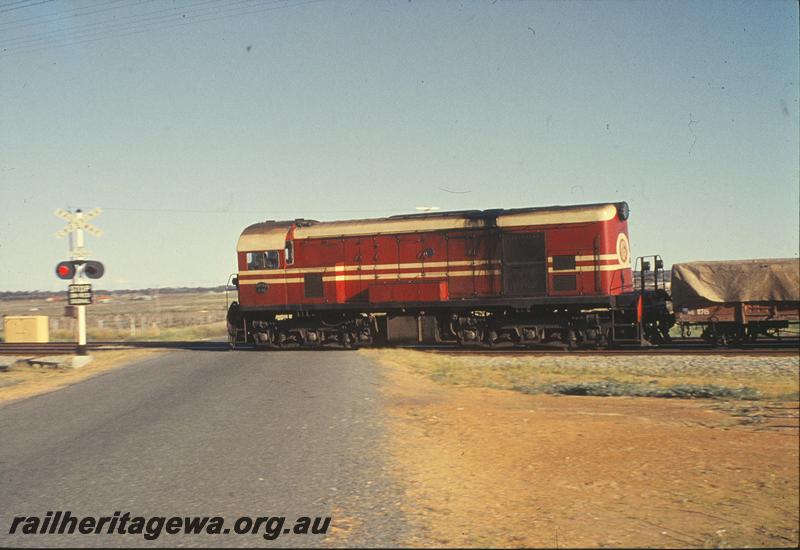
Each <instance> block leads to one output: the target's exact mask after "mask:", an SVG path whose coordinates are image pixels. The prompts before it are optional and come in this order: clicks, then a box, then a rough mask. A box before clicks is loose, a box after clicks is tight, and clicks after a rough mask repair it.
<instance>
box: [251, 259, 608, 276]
mask: <svg viewBox="0 0 800 550" xmlns="http://www.w3.org/2000/svg"><path fill="white" fill-rule="evenodd" d="M614 257H615V258H616V256H614ZM473 263H474V265H475V266H476V267H484V266H487V265H493V264H500V261H499V260H480V261H476V262H472V261H470V260H466V261H464V260H459V261H453V262H424V263H423V262H412V263H394V264H375V265H371V264H365V265H337V266H327V267H287V268H286V269H251V270H248V271H242V272H241V274H242V275H270V274H278V273H285V274H286V275H294V274H296V273H319V272H322V273H329V272H338V271H380V270H384V269H422V268H426V267H449V266H454V267H463V266H471V265H473Z"/></svg>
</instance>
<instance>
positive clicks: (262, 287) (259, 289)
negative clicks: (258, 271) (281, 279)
mask: <svg viewBox="0 0 800 550" xmlns="http://www.w3.org/2000/svg"><path fill="white" fill-rule="evenodd" d="M256 293H257V294H266V293H267V283H258V284H257V285H256Z"/></svg>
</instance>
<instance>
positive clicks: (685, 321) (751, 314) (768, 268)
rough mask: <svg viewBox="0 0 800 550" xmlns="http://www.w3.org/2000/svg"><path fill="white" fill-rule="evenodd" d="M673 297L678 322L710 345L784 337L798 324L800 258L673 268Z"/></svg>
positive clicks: (675, 265)
mask: <svg viewBox="0 0 800 550" xmlns="http://www.w3.org/2000/svg"><path fill="white" fill-rule="evenodd" d="M671 293H672V303H673V309H674V312H675V317H676V320H677V322H678V323H680V324H681V326H683V327H686V328H689V327H691V325H699V326H701V327H702V330H703V337H704V338H705V339H706V340H708V341H710V342H716V343H734V342H738V341H743V340H747V339H754V338H756V337H757V336H758V335H759V334H762V335H770V336H780V331H781V330H782V329H787V328H788V327H789V326H790V323H792V322H797V321H798V320H800V259H797V258H788V259H763V260H735V261H714V262H689V263H680V264H674V265H673V266H672V277H671Z"/></svg>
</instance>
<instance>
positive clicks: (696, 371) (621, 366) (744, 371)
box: [364, 350, 800, 400]
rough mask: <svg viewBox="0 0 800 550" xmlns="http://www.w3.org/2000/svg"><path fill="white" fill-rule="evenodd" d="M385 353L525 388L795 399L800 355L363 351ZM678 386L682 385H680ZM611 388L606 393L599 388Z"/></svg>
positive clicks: (419, 368)
mask: <svg viewBox="0 0 800 550" xmlns="http://www.w3.org/2000/svg"><path fill="white" fill-rule="evenodd" d="M364 353H368V354H372V355H373V357H374V358H376V359H378V360H381V361H388V362H394V363H397V364H402V365H406V366H408V367H410V368H411V369H412V370H414V371H415V372H417V373H420V374H424V375H425V376H427V377H429V378H430V379H432V380H434V381H436V382H439V383H442V384H448V385H457V386H471V387H487V388H495V389H509V390H517V391H523V392H525V393H570V392H571V391H572V390H575V394H578V393H579V390H580V389H581V388H587V389H588V390H589V392H590V393H591V391H592V390H597V391H598V392H599V393H595V395H633V396H647V395H651V396H659V395H660V394H669V393H670V392H674V393H678V394H680V393H681V392H680V390H685V391H684V393H686V396H687V397H692V396H695V397H696V396H704V395H703V393H704V392H706V391H707V392H708V393H709V394H710V395H711V396H714V395H719V397H723V398H744V399H753V398H760V399H780V400H797V398H798V387H799V386H800V375H799V374H798V358H797V357H764V358H759V357H751V356H745V357H708V356H685V355H682V356H660V357H641V356H634V357H619V356H616V357H613V356H612V357H609V356H605V357H601V356H598V357H587V356H569V355H565V356H564V357H559V356H528V357H525V356H481V355H467V356H464V355H458V356H454V355H447V354H442V353H426V352H420V351H413V350H374V351H365V352H364ZM675 390H679V391H677V392H676V391H675ZM604 391H607V392H608V393H602V392H604Z"/></svg>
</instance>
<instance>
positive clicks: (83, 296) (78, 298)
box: [67, 284, 92, 306]
mask: <svg viewBox="0 0 800 550" xmlns="http://www.w3.org/2000/svg"><path fill="white" fill-rule="evenodd" d="M67 298H68V303H69V305H71V306H86V305H89V304H91V303H92V285H90V284H80V285H69V292H68V293H67Z"/></svg>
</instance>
